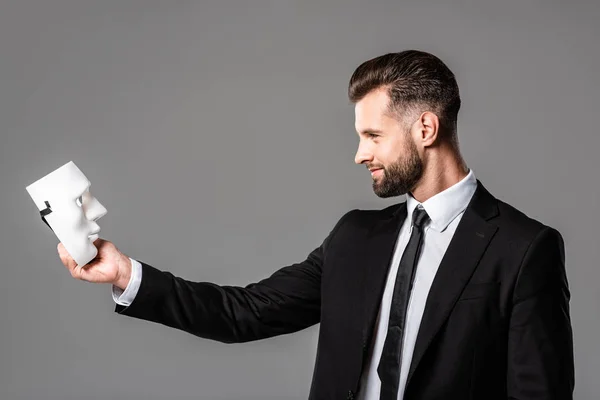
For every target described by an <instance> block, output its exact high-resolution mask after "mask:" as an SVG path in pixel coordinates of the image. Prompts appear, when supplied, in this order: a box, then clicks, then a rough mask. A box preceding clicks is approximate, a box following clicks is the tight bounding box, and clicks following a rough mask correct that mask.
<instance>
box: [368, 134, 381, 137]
mask: <svg viewBox="0 0 600 400" xmlns="http://www.w3.org/2000/svg"><path fill="white" fill-rule="evenodd" d="M367 136H368V137H370V138H376V137H378V136H379V135H376V134H374V133H367Z"/></svg>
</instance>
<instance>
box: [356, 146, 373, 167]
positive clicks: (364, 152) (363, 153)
mask: <svg viewBox="0 0 600 400" xmlns="http://www.w3.org/2000/svg"><path fill="white" fill-rule="evenodd" d="M372 160H373V153H372V152H371V151H369V150H368V149H367V148H366V147H365V146H361V145H360V144H359V145H358V150H357V151H356V155H355V156H354V162H355V163H356V164H362V163H364V162H369V161H372Z"/></svg>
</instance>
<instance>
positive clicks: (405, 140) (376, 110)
mask: <svg viewBox="0 0 600 400" xmlns="http://www.w3.org/2000/svg"><path fill="white" fill-rule="evenodd" d="M389 101H390V98H389V96H388V94H387V92H386V90H385V89H377V90H373V91H371V92H370V93H369V94H367V95H366V96H365V97H364V98H363V99H362V100H360V101H359V102H358V103H356V106H355V109H354V111H355V128H356V132H357V133H358V136H359V139H360V142H359V145H358V151H357V152H356V157H355V160H354V161H355V162H356V163H357V164H365V166H366V167H367V168H368V169H369V170H373V171H372V172H371V176H372V178H373V191H374V192H375V194H376V195H377V196H379V197H382V198H386V197H393V196H401V195H403V194H406V193H408V192H410V191H412V190H413V189H414V187H415V185H416V184H417V182H418V181H419V180H420V179H421V176H422V175H423V161H422V160H421V157H420V156H419V152H418V149H417V146H416V145H415V143H414V141H413V137H412V134H411V131H410V126H409V127H408V128H407V127H406V124H404V123H402V122H401V121H399V120H398V118H399V117H395V116H392V115H391V114H390V112H389V111H388V103H389Z"/></svg>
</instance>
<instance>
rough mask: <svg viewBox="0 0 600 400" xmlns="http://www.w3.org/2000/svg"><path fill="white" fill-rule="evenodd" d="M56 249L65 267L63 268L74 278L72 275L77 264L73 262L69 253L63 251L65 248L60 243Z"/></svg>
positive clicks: (65, 250)
mask: <svg viewBox="0 0 600 400" xmlns="http://www.w3.org/2000/svg"><path fill="white" fill-rule="evenodd" d="M57 249H58V256H59V257H60V260H61V261H62V263H63V264H64V265H65V267H67V269H68V270H69V272H70V273H71V275H72V276H74V277H75V276H76V275H74V274H75V273H76V272H75V267H77V263H76V262H75V260H73V257H71V255H70V254H69V252H67V249H65V246H64V245H63V244H62V242H61V243H59V244H58V246H57Z"/></svg>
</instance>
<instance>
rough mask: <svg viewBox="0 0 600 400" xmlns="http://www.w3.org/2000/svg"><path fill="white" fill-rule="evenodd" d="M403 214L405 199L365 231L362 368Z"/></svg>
mask: <svg viewBox="0 0 600 400" xmlns="http://www.w3.org/2000/svg"><path fill="white" fill-rule="evenodd" d="M405 218H406V203H400V204H398V205H397V206H396V207H395V208H394V209H392V211H391V212H389V213H388V214H386V215H384V216H383V217H382V218H380V219H378V220H377V221H376V222H375V223H374V224H373V225H372V226H371V228H370V229H369V231H368V232H367V235H366V244H365V246H364V248H363V249H364V250H363V252H362V254H361V260H360V262H359V264H358V265H360V266H361V271H362V272H361V276H362V280H363V285H362V287H363V293H362V296H361V299H362V307H361V308H362V318H361V321H360V323H361V324H362V326H361V333H362V345H363V353H362V355H363V357H362V367H363V368H364V365H365V361H366V357H365V356H366V355H367V354H368V353H367V351H366V350H367V347H368V346H369V344H370V343H372V340H373V334H374V327H375V321H376V319H377V314H378V311H379V306H380V304H381V298H382V296H383V290H384V288H385V283H386V279H387V275H388V272H389V267H390V263H391V261H392V257H393V254H394V248H395V245H396V241H397V239H398V235H399V233H400V228H401V227H402V223H403V222H404V219H405ZM361 247H362V246H361Z"/></svg>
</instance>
